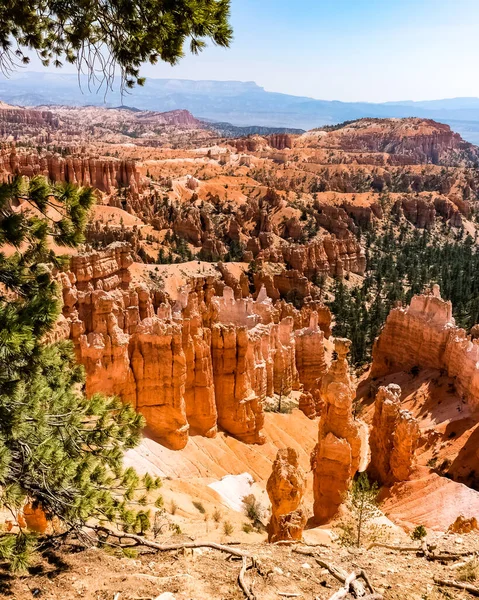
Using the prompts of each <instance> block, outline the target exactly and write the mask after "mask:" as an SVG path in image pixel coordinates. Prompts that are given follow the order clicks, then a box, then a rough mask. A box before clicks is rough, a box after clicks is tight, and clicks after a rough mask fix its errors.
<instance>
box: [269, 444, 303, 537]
mask: <svg viewBox="0 0 479 600" xmlns="http://www.w3.org/2000/svg"><path fill="white" fill-rule="evenodd" d="M305 488H306V478H305V475H304V473H303V470H302V469H301V467H300V466H299V462H298V453H297V452H296V450H294V449H293V448H284V449H282V450H278V454H277V455H276V460H275V461H274V463H273V471H272V473H271V475H270V477H269V479H268V482H267V484H266V490H267V492H268V496H269V499H270V501H271V521H270V522H269V524H268V541H269V542H279V541H282V540H300V539H301V537H302V535H303V529H304V526H305V525H306V520H307V517H306V512H305V510H304V508H303V506H302V500H303V496H304V491H305Z"/></svg>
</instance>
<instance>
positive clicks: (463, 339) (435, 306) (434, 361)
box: [371, 286, 479, 407]
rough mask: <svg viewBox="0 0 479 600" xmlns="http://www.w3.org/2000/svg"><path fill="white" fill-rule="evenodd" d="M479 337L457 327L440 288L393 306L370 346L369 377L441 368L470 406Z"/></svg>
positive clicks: (476, 392) (475, 390)
mask: <svg viewBox="0 0 479 600" xmlns="http://www.w3.org/2000/svg"><path fill="white" fill-rule="evenodd" d="M478 364H479V340H477V339H472V338H471V336H467V335H466V332H465V331H464V330H463V329H460V328H458V327H456V325H455V322H454V318H453V317H452V306H451V303H450V302H446V301H445V300H442V299H441V297H440V295H439V288H438V287H437V286H435V287H434V291H433V293H431V294H425V295H420V296H414V298H413V299H412V300H411V304H410V306H408V307H407V308H396V309H393V310H392V311H391V312H390V313H389V316H388V318H387V320H386V323H385V325H384V328H383V330H382V332H381V334H380V336H379V337H378V338H377V340H376V342H375V344H374V348H373V364H372V368H371V377H382V376H384V375H387V374H389V373H395V372H398V371H409V370H410V369H411V368H412V367H414V366H417V367H419V368H433V369H438V370H441V369H442V370H444V371H445V372H446V373H447V374H448V375H449V377H454V378H455V384H456V388H457V389H458V391H459V393H460V394H462V395H463V396H464V398H465V399H466V400H467V401H468V403H469V405H470V406H472V407H477V406H478V405H479V367H478Z"/></svg>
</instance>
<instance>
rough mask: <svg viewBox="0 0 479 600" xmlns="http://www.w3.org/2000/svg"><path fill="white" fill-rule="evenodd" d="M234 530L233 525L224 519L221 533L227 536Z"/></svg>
mask: <svg viewBox="0 0 479 600" xmlns="http://www.w3.org/2000/svg"><path fill="white" fill-rule="evenodd" d="M233 531H234V527H233V525H232V524H231V523H230V522H229V521H225V522H224V523H223V533H224V534H225V535H227V536H230V535H231V534H232V533H233Z"/></svg>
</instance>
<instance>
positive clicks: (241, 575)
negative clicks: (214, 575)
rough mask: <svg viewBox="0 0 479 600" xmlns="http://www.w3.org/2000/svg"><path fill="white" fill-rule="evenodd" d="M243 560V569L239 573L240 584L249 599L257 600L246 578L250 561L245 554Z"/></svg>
mask: <svg viewBox="0 0 479 600" xmlns="http://www.w3.org/2000/svg"><path fill="white" fill-rule="evenodd" d="M242 561H243V564H242V565H241V570H240V572H239V575H238V584H239V586H240V588H241V589H242V590H243V594H244V595H245V597H246V598H247V600H256V596H255V595H254V594H253V591H252V589H251V587H250V586H249V585H248V584H247V583H246V579H245V575H246V569H247V568H248V561H247V560H246V556H243V558H242Z"/></svg>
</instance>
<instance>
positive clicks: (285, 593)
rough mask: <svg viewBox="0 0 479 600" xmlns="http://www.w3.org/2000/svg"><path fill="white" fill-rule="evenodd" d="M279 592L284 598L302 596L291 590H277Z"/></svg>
mask: <svg viewBox="0 0 479 600" xmlns="http://www.w3.org/2000/svg"><path fill="white" fill-rule="evenodd" d="M277 594H278V596H282V597H283V598H299V597H300V596H301V594H294V593H290V592H277Z"/></svg>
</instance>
